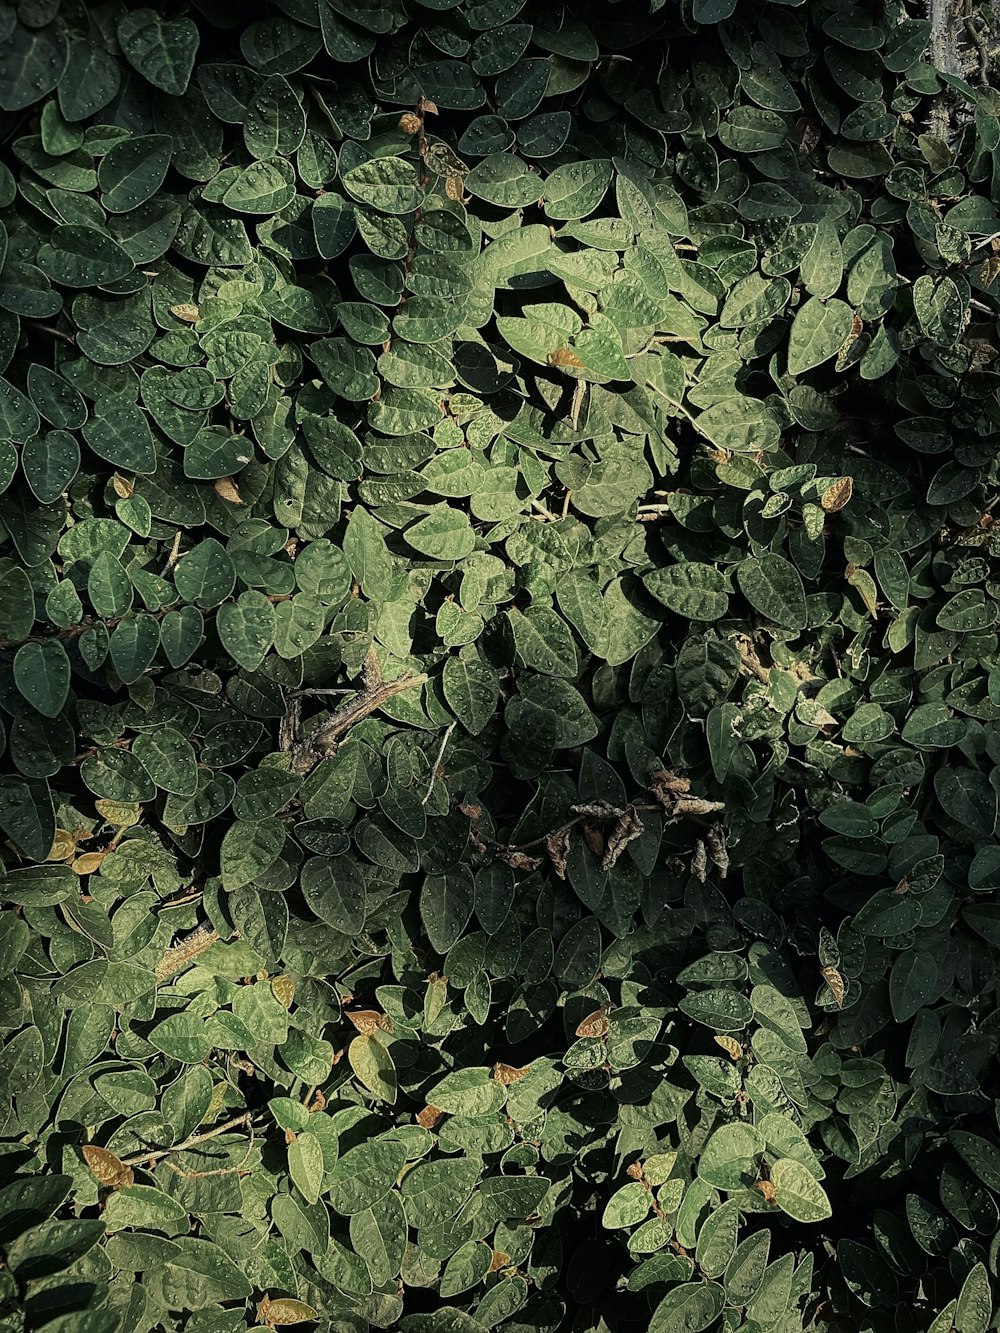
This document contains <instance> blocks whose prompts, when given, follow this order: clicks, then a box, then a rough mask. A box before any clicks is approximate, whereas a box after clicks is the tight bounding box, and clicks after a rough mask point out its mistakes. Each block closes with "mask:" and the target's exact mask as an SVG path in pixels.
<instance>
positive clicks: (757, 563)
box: [736, 552, 806, 630]
mask: <svg viewBox="0 0 1000 1333" xmlns="http://www.w3.org/2000/svg"><path fill="white" fill-rule="evenodd" d="M736 582H737V583H738V584H739V589H740V592H741V593H742V594H743V596H744V597H745V598H746V599H747V601H748V602H749V603H750V605H751V606H752V607H753V608H754V610H756V611H759V612H760V614H761V615H762V616H763V617H764V618H765V619H766V620H771V621H773V622H774V623H775V624H776V625H780V626H781V627H782V628H784V629H793V630H801V629H804V628H805V624H806V599H805V589H804V588H803V586H802V578H801V576H800V574H799V572H798V570H797V569H796V568H795V567H794V565H791V564H790V563H789V562H788V561H787V560H786V559H785V558H784V556H780V555H776V554H774V553H773V552H768V554H766V555H762V556H751V558H750V559H749V560H744V561H743V562H742V563H741V564H740V565H739V566H738V567H737V570H736Z"/></svg>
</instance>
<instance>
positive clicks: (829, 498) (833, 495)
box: [819, 477, 854, 514]
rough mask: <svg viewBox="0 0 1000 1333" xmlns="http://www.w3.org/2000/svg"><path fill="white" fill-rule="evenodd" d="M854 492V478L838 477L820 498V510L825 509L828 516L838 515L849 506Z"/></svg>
mask: <svg viewBox="0 0 1000 1333" xmlns="http://www.w3.org/2000/svg"><path fill="white" fill-rule="evenodd" d="M853 492H854V478H853V477H838V478H837V480H836V481H835V482H833V483H832V484H831V485H830V486H827V488H826V490H825V491H824V492H823V494H822V495H821V496H820V498H819V503H820V508H822V509H824V510H825V511H826V512H827V513H828V514H836V513H838V512H839V510H841V509H843V507H844V505H846V504H847V502H848V500H850V498H851V495H852V494H853Z"/></svg>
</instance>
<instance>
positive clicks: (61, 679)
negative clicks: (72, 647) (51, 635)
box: [14, 639, 70, 717]
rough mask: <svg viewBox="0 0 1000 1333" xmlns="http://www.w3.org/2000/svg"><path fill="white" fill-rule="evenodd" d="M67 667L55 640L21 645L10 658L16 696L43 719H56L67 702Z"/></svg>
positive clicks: (68, 670)
mask: <svg viewBox="0 0 1000 1333" xmlns="http://www.w3.org/2000/svg"><path fill="white" fill-rule="evenodd" d="M69 682H70V663H69V658H68V656H67V655H66V649H65V648H64V647H63V646H62V644H61V643H60V641H59V640H58V639H45V640H43V641H42V642H41V643H24V644H22V645H21V647H20V648H18V650H17V652H16V654H15V655H14V683H15V684H16V685H17V689H18V693H19V694H20V695H21V697H22V698H23V699H24V700H25V701H26V702H27V703H28V705H29V706H30V707H31V708H33V709H34V710H35V711H36V712H38V713H41V714H42V716H43V717H58V715H59V714H60V713H61V712H62V710H63V708H64V707H65V706H66V700H67V699H68V698H69Z"/></svg>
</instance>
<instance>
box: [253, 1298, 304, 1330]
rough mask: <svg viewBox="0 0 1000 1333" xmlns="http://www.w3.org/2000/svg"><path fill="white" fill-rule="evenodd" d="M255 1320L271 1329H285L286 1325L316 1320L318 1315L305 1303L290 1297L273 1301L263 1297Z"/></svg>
mask: <svg viewBox="0 0 1000 1333" xmlns="http://www.w3.org/2000/svg"><path fill="white" fill-rule="evenodd" d="M257 1318H258V1320H259V1321H260V1323H262V1324H270V1326H271V1327H272V1328H285V1327H286V1326H287V1325H288V1324H304V1323H306V1322H307V1321H308V1320H310V1319H318V1318H319V1314H318V1313H317V1312H316V1311H315V1310H314V1309H313V1308H312V1306H311V1305H306V1303H305V1301H296V1300H293V1299H292V1297H291V1296H279V1297H278V1299H277V1300H273V1301H272V1300H271V1298H270V1297H269V1296H265V1297H264V1299H263V1300H262V1301H261V1303H260V1305H259V1306H258V1307H257Z"/></svg>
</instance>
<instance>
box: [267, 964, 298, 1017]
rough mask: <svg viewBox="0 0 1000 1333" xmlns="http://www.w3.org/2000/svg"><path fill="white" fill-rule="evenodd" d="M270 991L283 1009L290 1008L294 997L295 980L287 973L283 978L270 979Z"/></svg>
mask: <svg viewBox="0 0 1000 1333" xmlns="http://www.w3.org/2000/svg"><path fill="white" fill-rule="evenodd" d="M271 991H272V993H273V995H274V998H275V999H276V1000H277V1001H278V1003H279V1004H280V1005H281V1006H282V1007H283V1008H285V1009H290V1008H291V1007H292V1000H293V999H294V997H295V979H294V977H290V976H288V975H287V973H286V974H285V975H284V976H280V977H272V978H271Z"/></svg>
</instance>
